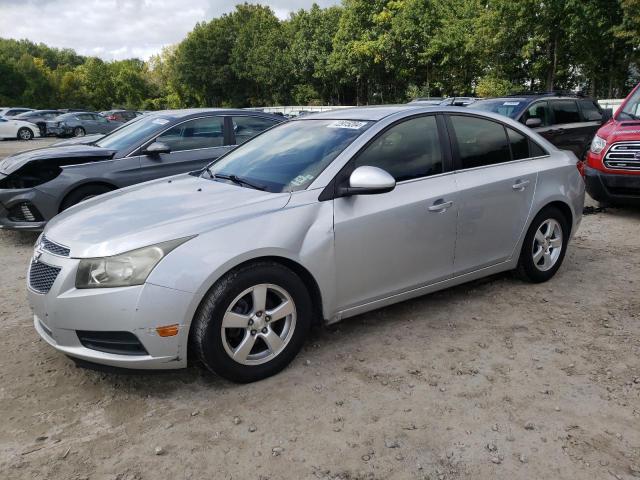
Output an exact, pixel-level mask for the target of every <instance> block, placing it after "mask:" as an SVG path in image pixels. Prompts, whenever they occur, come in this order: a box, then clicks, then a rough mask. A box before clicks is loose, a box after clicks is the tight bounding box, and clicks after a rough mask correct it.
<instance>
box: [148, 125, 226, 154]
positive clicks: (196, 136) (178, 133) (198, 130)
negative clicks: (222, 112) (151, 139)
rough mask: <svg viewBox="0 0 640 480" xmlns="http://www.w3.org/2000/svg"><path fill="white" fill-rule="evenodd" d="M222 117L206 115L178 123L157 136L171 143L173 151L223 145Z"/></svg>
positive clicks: (158, 138) (157, 139) (161, 140)
mask: <svg viewBox="0 0 640 480" xmlns="http://www.w3.org/2000/svg"><path fill="white" fill-rule="evenodd" d="M223 123H224V122H223V118H222V117H204V118H196V119H194V120H189V121H187V122H184V123H181V124H180V125H176V126H175V127H173V128H171V129H169V130H167V131H166V132H164V133H163V134H162V135H160V136H159V137H157V138H156V141H158V142H163V143H166V144H167V145H169V147H170V148H171V151H172V152H179V151H182V150H196V149H199V148H212V147H221V146H222V145H224V133H223V132H224V131H223Z"/></svg>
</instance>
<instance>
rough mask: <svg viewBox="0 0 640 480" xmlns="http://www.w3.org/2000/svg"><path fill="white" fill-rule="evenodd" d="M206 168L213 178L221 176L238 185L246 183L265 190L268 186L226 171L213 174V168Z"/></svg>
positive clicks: (256, 188) (245, 184)
mask: <svg viewBox="0 0 640 480" xmlns="http://www.w3.org/2000/svg"><path fill="white" fill-rule="evenodd" d="M206 170H207V172H209V174H210V175H211V178H221V179H222V180H230V181H232V182H233V183H235V184H236V185H244V186H245V187H249V188H253V189H255V190H265V189H266V187H263V186H262V185H258V184H255V183H253V182H250V181H248V180H245V179H244V178H240V177H239V176H237V175H227V174H224V173H213V174H212V173H211V170H209V168H208V167H207V169H206Z"/></svg>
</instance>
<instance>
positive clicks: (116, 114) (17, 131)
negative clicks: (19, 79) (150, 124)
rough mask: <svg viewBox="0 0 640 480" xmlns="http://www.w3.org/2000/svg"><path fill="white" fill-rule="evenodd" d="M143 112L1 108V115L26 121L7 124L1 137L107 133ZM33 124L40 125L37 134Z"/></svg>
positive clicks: (0, 131)
mask: <svg viewBox="0 0 640 480" xmlns="http://www.w3.org/2000/svg"><path fill="white" fill-rule="evenodd" d="M144 114H145V113H144V112H139V111H133V110H107V111H104V112H100V113H96V112H87V111H83V110H71V109H66V110H34V109H30V108H0V119H4V120H11V121H13V120H15V121H19V122H25V123H13V124H8V125H5V128H4V129H1V130H0V139H3V138H18V139H19V140H31V139H32V138H35V137H38V136H41V137H44V136H47V135H55V136H58V137H71V136H74V137H82V136H84V135H86V134H95V133H102V134H104V133H108V132H110V131H112V130H114V129H116V128H117V127H119V126H120V125H121V124H123V123H126V122H128V121H130V120H133V119H135V118H138V117H140V116H142V115H144ZM34 125H35V126H36V127H37V131H38V133H39V134H38V135H36V128H34Z"/></svg>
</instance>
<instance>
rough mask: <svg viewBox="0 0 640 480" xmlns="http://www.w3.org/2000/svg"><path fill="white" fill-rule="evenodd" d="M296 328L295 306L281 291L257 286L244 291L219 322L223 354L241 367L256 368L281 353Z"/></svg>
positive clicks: (279, 288) (286, 293)
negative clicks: (252, 366) (220, 323)
mask: <svg viewBox="0 0 640 480" xmlns="http://www.w3.org/2000/svg"><path fill="white" fill-rule="evenodd" d="M295 327H296V306H295V303H294V301H293V298H292V297H291V295H290V294H289V293H288V292H287V291H286V290H285V289H283V288H281V287H279V286H277V285H274V284H270V283H261V284H258V285H254V286H253V287H251V288H248V289H246V290H245V291H243V292H242V293H241V294H240V295H238V296H237V297H236V298H235V299H234V300H233V301H232V302H231V304H230V306H229V308H228V309H227V311H226V312H225V314H224V317H223V319H222V327H221V330H222V331H221V337H222V345H223V346H224V349H225V351H226V352H227V354H228V355H229V357H231V358H232V359H233V360H234V361H235V362H237V363H240V364H242V365H260V364H263V363H266V362H269V361H271V360H273V359H274V358H275V357H277V356H278V355H279V354H280V353H282V351H283V350H284V349H285V347H286V346H287V344H288V343H289V341H290V340H291V337H292V336H293V332H294V330H295Z"/></svg>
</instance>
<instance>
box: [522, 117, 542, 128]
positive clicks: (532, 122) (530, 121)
mask: <svg viewBox="0 0 640 480" xmlns="http://www.w3.org/2000/svg"><path fill="white" fill-rule="evenodd" d="M524 124H525V125H526V126H527V127H529V128H536V127H540V126H541V125H542V120H540V119H539V118H527V121H526V122H525V123H524Z"/></svg>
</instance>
